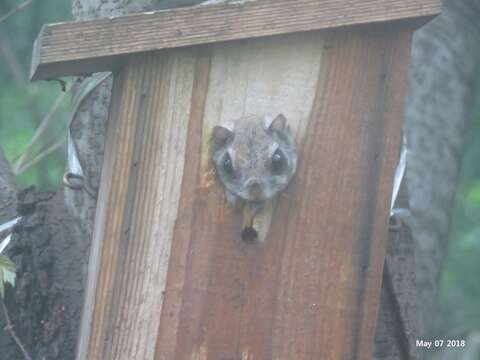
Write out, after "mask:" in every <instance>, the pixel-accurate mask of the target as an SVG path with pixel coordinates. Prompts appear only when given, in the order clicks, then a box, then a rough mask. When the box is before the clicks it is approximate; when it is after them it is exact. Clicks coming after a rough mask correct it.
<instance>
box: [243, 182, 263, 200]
mask: <svg viewBox="0 0 480 360" xmlns="http://www.w3.org/2000/svg"><path fill="white" fill-rule="evenodd" d="M247 189H248V194H249V195H250V197H251V198H252V199H253V200H260V199H261V198H262V197H263V186H262V183H261V182H260V181H252V182H250V183H249V184H248V186H247Z"/></svg>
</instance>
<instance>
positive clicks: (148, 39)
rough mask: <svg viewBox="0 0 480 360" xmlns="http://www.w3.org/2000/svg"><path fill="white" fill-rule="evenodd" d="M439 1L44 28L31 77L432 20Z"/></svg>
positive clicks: (231, 8) (326, 2)
mask: <svg viewBox="0 0 480 360" xmlns="http://www.w3.org/2000/svg"><path fill="white" fill-rule="evenodd" d="M440 6H441V1H440V0H344V1H338V0H322V1H319V0H258V1H250V2H246V3H244V4H237V5H212V6H196V7H192V8H183V9H174V10H167V11H157V12H150V13H141V14H133V15H127V16H122V17H114V18H108V19H99V20H92V21H83V22H69V23H60V24H53V25H45V26H44V27H43V29H42V31H41V33H40V35H39V37H38V39H37V41H36V42H35V45H34V51H33V56H32V66H31V75H30V76H31V79H32V80H38V79H47V78H52V77H60V76H65V75H78V74H88V73H92V72H98V71H106V70H112V69H114V68H115V66H116V65H117V64H118V63H119V62H122V61H123V57H125V56H126V55H127V54H132V53H140V52H145V51H152V50H159V49H166V48H175V47H182V46H189V45H198V44H206V43H214V42H220V41H229V40H238V39H245V38H252V37H262V36H269V35H276V34H285V33H291V32H300V31H308V30H318V29H327V28H335V27H342V26H348V25H355V24H366V23H376V22H384V21H392V20H399V19H408V18H422V17H431V16H433V15H436V14H438V13H439V11H440Z"/></svg>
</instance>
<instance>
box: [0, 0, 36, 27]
mask: <svg viewBox="0 0 480 360" xmlns="http://www.w3.org/2000/svg"><path fill="white" fill-rule="evenodd" d="M32 1H33V0H26V1H24V2H23V3H21V4H19V5H18V6H17V7H14V8H13V9H12V10H10V11H9V12H7V13H6V14H4V15H2V16H0V24H1V23H2V22H4V21H5V20H7V19H8V18H9V17H10V16H12V15H14V14H16V13H17V12H19V11H20V10H23V9H24V8H26V7H27V6H28V5H30V4H31V3H32Z"/></svg>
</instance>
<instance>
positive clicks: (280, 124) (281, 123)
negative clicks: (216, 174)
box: [268, 114, 287, 132]
mask: <svg viewBox="0 0 480 360" xmlns="http://www.w3.org/2000/svg"><path fill="white" fill-rule="evenodd" d="M286 126H287V119H286V118H285V116H284V115H283V114H279V115H277V117H276V118H275V119H273V120H272V122H271V123H270V124H269V125H268V130H269V131H280V132H281V131H284V130H285V127H286Z"/></svg>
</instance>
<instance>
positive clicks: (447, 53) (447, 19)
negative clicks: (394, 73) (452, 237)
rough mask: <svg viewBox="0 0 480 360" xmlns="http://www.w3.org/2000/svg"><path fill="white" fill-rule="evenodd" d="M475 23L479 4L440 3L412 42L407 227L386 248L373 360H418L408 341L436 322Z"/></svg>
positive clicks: (478, 25)
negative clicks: (438, 12)
mask: <svg viewBox="0 0 480 360" xmlns="http://www.w3.org/2000/svg"><path fill="white" fill-rule="evenodd" d="M479 18H480V1H479V0H460V1H459V0H446V1H444V9H443V11H442V14H441V15H440V16H438V17H437V18H436V19H434V20H433V21H432V22H430V23H429V24H427V25H426V26H424V27H423V28H422V29H420V30H418V31H417V32H416V34H415V37H414V41H413V48H412V61H411V66H410V76H409V95H408V98H407V104H406V113H405V125H404V131H405V134H406V138H407V148H408V156H407V176H406V182H405V183H406V186H407V188H408V193H409V196H408V198H407V199H406V203H404V206H406V207H409V208H410V209H411V213H412V216H411V219H412V220H413V221H412V222H411V224H410V226H411V228H410V229H407V227H406V226H405V225H404V226H403V228H402V230H401V231H400V232H399V233H397V234H391V236H390V239H389V240H388V243H387V254H386V263H385V269H386V273H385V275H384V284H383V289H382V298H381V306H380V313H379V319H378V323H377V335H376V352H375V355H376V357H375V358H376V359H389V360H392V359H414V358H423V355H422V354H419V353H417V349H416V348H415V346H414V345H415V344H414V341H415V339H425V338H429V333H430V326H431V320H432V319H433V318H434V316H435V302H436V298H437V293H438V284H439V277H440V274H441V271H442V265H443V261H444V258H445V256H446V252H447V245H448V227H449V220H450V211H451V209H452V206H453V201H454V196H455V190H456V186H457V178H458V174H459V168H460V164H461V157H462V153H463V145H464V133H465V129H466V127H467V125H468V121H469V115H470V111H471V109H472V105H473V104H472V99H473V96H472V95H473V86H474V79H475V66H476V64H478V62H479V48H478V38H479V36H480V22H479V21H478V19H479ZM404 190H405V191H406V189H404ZM413 258H414V259H415V261H414V263H415V267H413V266H412V265H413ZM415 298H416V299H415ZM399 330H400V331H399Z"/></svg>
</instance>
